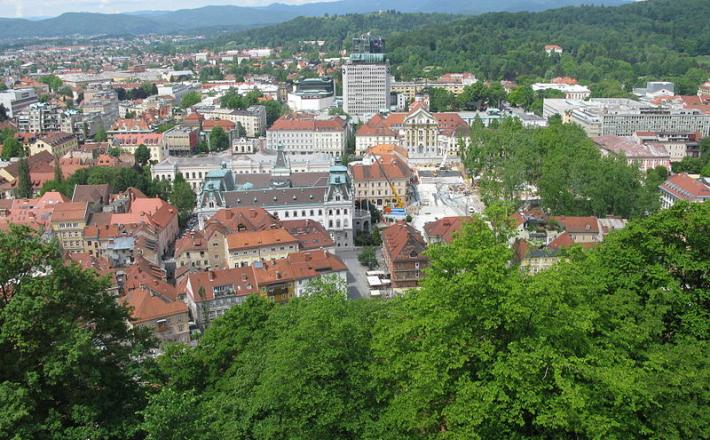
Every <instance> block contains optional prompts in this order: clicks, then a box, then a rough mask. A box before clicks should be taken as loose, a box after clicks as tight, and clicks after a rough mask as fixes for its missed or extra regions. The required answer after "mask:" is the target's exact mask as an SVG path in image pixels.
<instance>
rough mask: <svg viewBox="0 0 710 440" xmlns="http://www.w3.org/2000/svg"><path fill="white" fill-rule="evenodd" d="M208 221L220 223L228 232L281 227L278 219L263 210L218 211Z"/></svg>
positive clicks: (233, 209)
mask: <svg viewBox="0 0 710 440" xmlns="http://www.w3.org/2000/svg"><path fill="white" fill-rule="evenodd" d="M210 221H213V222H218V223H220V224H221V225H223V226H225V227H226V228H227V229H228V230H229V231H230V232H237V231H240V230H247V231H259V230H264V229H271V228H274V227H279V226H280V225H281V222H280V221H279V219H278V217H276V216H275V215H273V214H270V213H269V212H268V211H267V210H265V209H264V208H228V209H220V210H219V211H217V212H216V213H215V214H214V215H213V216H212V217H211V218H210Z"/></svg>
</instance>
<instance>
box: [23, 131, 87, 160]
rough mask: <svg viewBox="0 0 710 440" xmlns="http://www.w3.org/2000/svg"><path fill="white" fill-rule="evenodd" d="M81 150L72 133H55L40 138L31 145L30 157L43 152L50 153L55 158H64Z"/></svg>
mask: <svg viewBox="0 0 710 440" xmlns="http://www.w3.org/2000/svg"><path fill="white" fill-rule="evenodd" d="M78 148H79V143H78V142H77V140H76V136H75V135H73V134H71V133H64V132H62V131H55V132H51V133H47V134H45V135H42V136H40V137H39V138H38V139H37V140H36V141H34V142H33V143H31V144H30V156H34V155H35V154H39V153H41V152H43V151H46V152H48V153H50V154H51V155H53V156H57V157H62V156H64V155H65V154H67V153H68V152H70V151H74V150H76V149H78Z"/></svg>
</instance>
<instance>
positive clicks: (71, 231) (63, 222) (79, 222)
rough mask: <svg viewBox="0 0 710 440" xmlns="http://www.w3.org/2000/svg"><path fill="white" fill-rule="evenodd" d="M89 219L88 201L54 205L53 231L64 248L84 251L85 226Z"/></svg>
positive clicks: (65, 249) (70, 250) (72, 250)
mask: <svg viewBox="0 0 710 440" xmlns="http://www.w3.org/2000/svg"><path fill="white" fill-rule="evenodd" d="M88 220H89V205H88V203H86V202H66V203H60V204H58V205H56V206H55V207H54V211H53V212H52V223H51V224H52V231H53V232H54V235H55V236H56V237H57V241H58V242H59V245H60V246H61V248H62V250H64V251H67V252H83V251H84V227H86V223H87V221H88Z"/></svg>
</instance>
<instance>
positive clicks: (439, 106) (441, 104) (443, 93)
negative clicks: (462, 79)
mask: <svg viewBox="0 0 710 440" xmlns="http://www.w3.org/2000/svg"><path fill="white" fill-rule="evenodd" d="M427 94H428V95H429V110H431V111H433V112H447V111H452V110H457V109H458V101H457V99H456V95H454V94H453V93H451V92H449V91H448V90H446V89H442V88H439V87H432V88H430V89H429V90H428V91H427Z"/></svg>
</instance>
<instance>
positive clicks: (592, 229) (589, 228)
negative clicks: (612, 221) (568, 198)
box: [552, 215, 599, 234]
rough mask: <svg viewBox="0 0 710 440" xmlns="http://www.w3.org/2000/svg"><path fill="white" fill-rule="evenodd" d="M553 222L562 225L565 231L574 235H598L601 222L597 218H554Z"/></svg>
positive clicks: (561, 216)
mask: <svg viewBox="0 0 710 440" xmlns="http://www.w3.org/2000/svg"><path fill="white" fill-rule="evenodd" d="M552 220H554V221H556V222H557V223H559V224H561V225H562V226H563V227H564V228H565V231H567V232H569V233H572V234H583V233H588V234H598V233H599V222H598V221H597V218H596V217H576V216H569V217H568V216H564V215H560V216H553V217H552Z"/></svg>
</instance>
